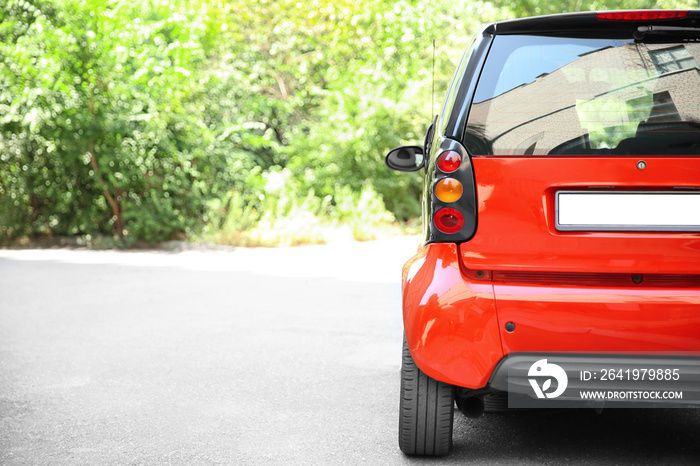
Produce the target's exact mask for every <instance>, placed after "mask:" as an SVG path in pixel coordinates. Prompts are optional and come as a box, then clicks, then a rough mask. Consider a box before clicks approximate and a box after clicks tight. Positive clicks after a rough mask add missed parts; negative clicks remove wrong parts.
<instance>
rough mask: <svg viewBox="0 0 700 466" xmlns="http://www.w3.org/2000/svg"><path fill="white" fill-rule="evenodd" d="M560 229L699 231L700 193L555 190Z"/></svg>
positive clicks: (557, 226) (557, 219) (557, 220)
mask: <svg viewBox="0 0 700 466" xmlns="http://www.w3.org/2000/svg"><path fill="white" fill-rule="evenodd" d="M556 209H557V212H556V222H557V223H556V228H557V230H560V231H700V192H689V191H668V192H667V191H665V192H629V191H625V192H600V191H558V192H557V195H556Z"/></svg>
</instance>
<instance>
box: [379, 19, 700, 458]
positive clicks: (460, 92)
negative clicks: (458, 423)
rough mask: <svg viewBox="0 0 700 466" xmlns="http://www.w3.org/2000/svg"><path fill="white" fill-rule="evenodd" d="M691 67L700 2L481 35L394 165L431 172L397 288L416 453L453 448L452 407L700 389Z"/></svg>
mask: <svg viewBox="0 0 700 466" xmlns="http://www.w3.org/2000/svg"><path fill="white" fill-rule="evenodd" d="M699 64H700V12H699V11H670V10H667V11H656V10H643V11H618V12H599V13H596V12H587V13H574V14H562V15H552V16H542V17H533V18H524V19H517V20H512V21H503V22H498V23H494V24H489V25H487V26H485V27H484V28H483V29H481V30H480V31H479V32H478V33H477V34H476V35H475V36H474V38H473V39H472V41H471V43H470V45H469V46H468V48H467V51H466V53H465V54H464V57H463V58H462V61H461V63H460V65H459V67H458V69H457V72H456V75H455V78H454V81H453V83H452V86H451V88H450V90H449V92H448V95H447V98H446V101H445V104H444V107H443V109H442V112H441V113H440V114H439V115H438V116H437V117H436V120H435V121H434V122H433V124H432V125H431V126H430V128H429V130H428V134H427V135H426V139H425V143H424V146H423V147H419V146H404V147H399V148H397V149H394V150H392V151H391V152H390V153H389V154H388V155H387V158H386V163H387V165H388V166H389V167H390V168H392V169H395V170H399V171H418V170H424V171H425V182H424V193H423V218H424V228H423V231H424V243H423V247H422V249H420V251H419V252H418V253H417V254H416V255H415V256H414V257H413V258H412V259H410V260H409V261H408V262H407V263H406V264H405V266H404V268H403V282H402V283H403V321H404V330H405V342H404V352H403V367H402V381H401V403H400V420H399V444H400V447H401V449H402V450H403V451H404V452H405V453H407V454H417V455H444V454H447V453H448V452H449V451H450V449H451V446H452V425H453V412H454V406H455V402H456V405H457V407H458V408H460V409H461V410H462V411H463V412H465V414H467V415H469V416H477V415H479V414H480V413H481V412H483V409H484V403H485V402H486V403H487V404H489V403H492V404H494V403H495V405H499V403H500V406H506V405H505V404H504V403H508V404H509V405H511V406H512V404H511V401H512V400H513V399H515V398H514V397H515V395H522V396H524V397H525V398H527V399H530V400H538V399H540V401H542V402H550V401H551V402H555V401H561V402H564V401H566V400H568V401H572V402H574V401H580V402H583V401H586V399H585V398H586V396H591V397H592V399H593V400H594V403H598V404H600V405H602V404H605V405H606V406H608V405H613V406H615V403H616V402H620V403H621V405H622V406H626V404H625V403H629V402H635V401H637V402H642V404H643V403H644V402H647V401H649V402H652V401H655V402H664V401H665V400H666V399H667V397H668V396H670V395H668V393H671V394H672V395H673V396H672V397H671V398H673V397H675V401H676V402H678V403H680V404H683V405H687V404H697V403H698V402H699V401H698V400H700V376H699V374H700V358H699V357H698V354H700V66H699ZM632 389H634V390H632ZM583 390H589V391H590V392H588V391H587V392H586V393H594V392H595V393H603V395H606V393H605V392H606V391H607V395H610V396H609V397H607V398H606V397H605V396H600V395H583V394H582V393H583ZM671 390H674V391H673V392H672V391H671ZM613 392H614V393H615V395H614V398H611V397H612V395H611V393H613ZM637 392H638V393H637ZM674 393H675V394H674ZM679 393H680V395H679ZM506 394H507V395H506ZM598 396H600V398H596V397H598ZM679 396H680V398H679ZM499 400H503V401H501V402H499ZM505 400H507V401H505ZM588 401H590V400H588Z"/></svg>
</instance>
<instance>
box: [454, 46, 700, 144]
mask: <svg viewBox="0 0 700 466" xmlns="http://www.w3.org/2000/svg"><path fill="white" fill-rule="evenodd" d="M698 63H700V43H693V42H687V43H683V42H678V43H663V44H659V43H656V44H645V43H635V41H634V40H632V39H630V40H613V39H578V38H561V37H541V36H521V35H517V36H496V37H495V38H494V42H493V44H492V47H491V50H490V51H489V56H488V58H487V60H486V63H485V65H484V69H483V71H482V74H481V76H480V78H479V83H478V86H477V90H476V94H475V97H474V101H473V104H472V107H471V109H470V113H469V120H468V123H467V131H466V134H465V145H466V146H467V149H468V150H469V151H470V152H471V153H472V154H473V155H607V154H610V155H696V154H700V68H699V67H698Z"/></svg>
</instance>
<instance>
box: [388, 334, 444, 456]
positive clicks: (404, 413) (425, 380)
mask: <svg viewBox="0 0 700 466" xmlns="http://www.w3.org/2000/svg"><path fill="white" fill-rule="evenodd" d="M453 420H454V390H453V388H452V385H448V384H446V383H443V382H439V381H437V380H435V379H433V378H431V377H428V376H427V375H425V374H424V373H423V371H421V370H420V369H419V368H418V366H416V363H415V362H413V358H412V357H411V353H410V351H409V350H408V345H407V344H406V340H405V338H404V342H403V361H402V364H401V402H400V404H399V448H401V451H403V452H404V453H405V454H407V455H422V456H444V455H447V454H448V453H449V452H450V451H451V450H452V424H453Z"/></svg>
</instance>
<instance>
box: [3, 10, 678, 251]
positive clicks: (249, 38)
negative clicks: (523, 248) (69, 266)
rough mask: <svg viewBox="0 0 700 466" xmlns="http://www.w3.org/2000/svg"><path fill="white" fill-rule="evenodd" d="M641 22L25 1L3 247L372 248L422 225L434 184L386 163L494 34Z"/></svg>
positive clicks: (6, 162)
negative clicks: (474, 43) (395, 232)
mask: <svg viewBox="0 0 700 466" xmlns="http://www.w3.org/2000/svg"><path fill="white" fill-rule="evenodd" d="M642 4H643V6H645V7H652V6H662V7H688V6H690V5H691V4H690V2H687V1H683V0H659V2H658V3H657V2H654V1H651V0H645V1H644V2H642ZM640 6H642V5H640V4H639V3H638V2H637V3H635V4H634V5H632V2H627V1H626V0H622V1H617V2H612V1H609V0H599V1H594V2H588V3H586V4H583V2H579V1H576V2H574V1H568V2H566V1H565V2H556V3H555V2H534V1H530V0H500V1H496V2H486V1H478V0H472V1H462V0H445V1H442V2H435V1H434V0H390V1H380V0H367V1H365V2H361V3H358V2H354V1H351V0H333V1H331V0H312V1H310V2H299V1H297V0H257V1H255V2H249V1H246V0H189V1H188V0H145V1H142V2H128V1H126V0H7V1H5V2H4V4H3V5H2V6H0V242H5V241H8V240H14V239H17V238H21V237H25V236H37V235H42V236H52V235H58V236H86V235H115V236H116V237H117V238H124V239H125V240H126V239H129V240H130V241H135V240H145V241H151V242H153V241H162V240H167V239H173V238H180V237H193V236H201V235H204V237H206V238H212V239H214V240H217V241H223V242H237V243H238V242H250V243H253V244H271V243H288V244H296V243H300V242H309V241H311V242H317V241H323V239H324V229H325V228H327V227H329V226H331V227H332V226H336V227H339V226H340V225H345V227H344V228H347V229H349V230H350V231H351V233H352V235H354V236H355V237H356V238H360V239H367V238H371V237H372V235H373V233H372V229H373V228H374V227H376V226H377V225H379V224H387V223H391V222H393V221H395V220H406V219H410V218H415V217H417V216H418V215H420V205H419V202H418V200H419V195H420V189H419V188H420V187H419V182H420V177H419V175H406V174H401V175H400V174H396V173H393V172H391V171H389V170H387V169H385V167H384V165H383V155H384V154H385V153H386V151H387V150H389V149H390V148H392V147H394V146H397V145H401V144H410V143H421V142H422V139H423V134H424V131H425V129H426V126H427V124H428V123H429V122H430V121H431V119H432V115H433V114H434V113H435V112H436V111H437V109H436V108H435V106H436V105H437V104H439V99H440V98H442V96H443V95H444V92H445V90H446V88H447V86H448V84H449V82H450V79H451V75H452V73H453V70H454V68H455V67H456V64H457V62H458V60H459V58H460V57H461V54H462V50H463V48H464V46H465V44H466V42H467V40H468V38H469V36H470V35H471V34H472V33H473V32H474V31H475V30H476V28H477V27H478V26H479V25H480V24H482V23H484V22H488V21H493V20H497V19H504V18H509V17H516V16H523V15H528V14H542V13H550V12H559V11H565V10H569V11H575V10H580V9H604V8H624V7H631V8H639V7H640ZM433 44H434V45H433ZM433 60H435V61H434V69H435V72H434V76H433V73H432V68H433ZM433 83H434V84H433ZM433 86H434V88H435V95H437V99H438V102H437V103H436V104H433V103H431V100H432V94H433Z"/></svg>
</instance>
